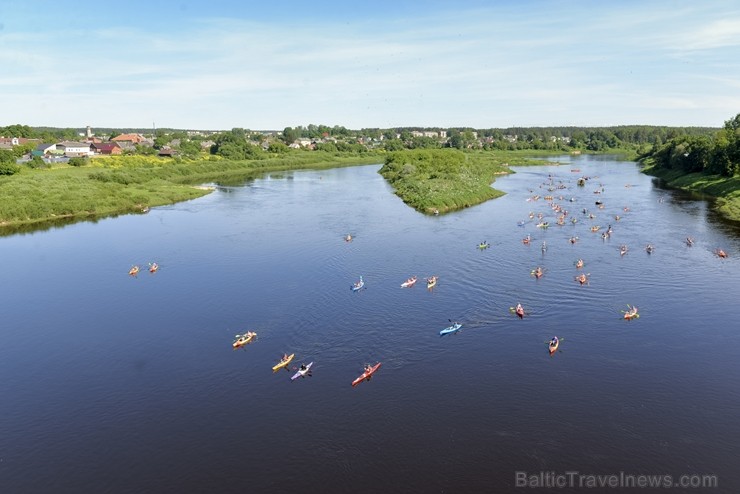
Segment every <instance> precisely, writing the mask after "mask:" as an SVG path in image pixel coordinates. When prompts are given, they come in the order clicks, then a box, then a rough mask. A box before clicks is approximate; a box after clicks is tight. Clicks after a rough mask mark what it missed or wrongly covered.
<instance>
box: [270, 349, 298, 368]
mask: <svg viewBox="0 0 740 494" xmlns="http://www.w3.org/2000/svg"><path fill="white" fill-rule="evenodd" d="M293 357H295V353H291V354H290V355H288V358H287V359H281V360H280V362H278V363H277V364H276V365H274V366H273V367H272V371H273V372H275V371H279V370H280V369H283V368H285V369H287V368H288V367H287V366H288V364H289V363H291V362H292V361H293Z"/></svg>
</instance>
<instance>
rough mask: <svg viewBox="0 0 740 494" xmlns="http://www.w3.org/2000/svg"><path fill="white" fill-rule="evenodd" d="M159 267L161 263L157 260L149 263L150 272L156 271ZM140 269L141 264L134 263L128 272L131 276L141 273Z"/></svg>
mask: <svg viewBox="0 0 740 494" xmlns="http://www.w3.org/2000/svg"><path fill="white" fill-rule="evenodd" d="M158 269H159V265H158V264H157V263H156V262H150V263H149V272H150V273H156V272H157V270H158ZM139 271H140V269H139V266H137V265H133V266H131V269H129V270H128V274H129V275H131V276H136V275H137V274H139Z"/></svg>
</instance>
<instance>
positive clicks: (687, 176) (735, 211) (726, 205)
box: [642, 166, 740, 222]
mask: <svg viewBox="0 0 740 494" xmlns="http://www.w3.org/2000/svg"><path fill="white" fill-rule="evenodd" d="M642 172H643V173H645V174H647V175H651V176H654V177H657V178H660V179H661V180H663V182H664V184H665V185H666V186H667V187H670V188H673V189H681V190H687V191H692V192H700V193H702V194H707V195H709V196H712V197H714V198H716V203H715V209H716V210H717V212H718V213H719V214H721V215H722V216H723V217H725V218H727V219H729V220H732V221H736V222H740V176H737V175H736V176H734V177H724V176H722V175H708V174H704V173H685V172H683V171H681V170H666V169H664V168H658V167H655V166H646V167H645V168H643V169H642Z"/></svg>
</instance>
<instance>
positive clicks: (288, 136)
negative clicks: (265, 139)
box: [283, 127, 298, 145]
mask: <svg viewBox="0 0 740 494" xmlns="http://www.w3.org/2000/svg"><path fill="white" fill-rule="evenodd" d="M296 139H298V132H297V131H296V130H294V129H293V128H292V127H285V129H283V142H284V143H285V144H288V145H290V144H293V143H294V142H295V140H296Z"/></svg>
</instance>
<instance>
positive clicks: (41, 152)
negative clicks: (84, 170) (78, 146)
mask: <svg viewBox="0 0 740 494" xmlns="http://www.w3.org/2000/svg"><path fill="white" fill-rule="evenodd" d="M56 149H57V145H56V144H48V143H47V144H39V145H38V146H36V149H34V150H33V151H31V156H49V155H52V154H57V152H56Z"/></svg>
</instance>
